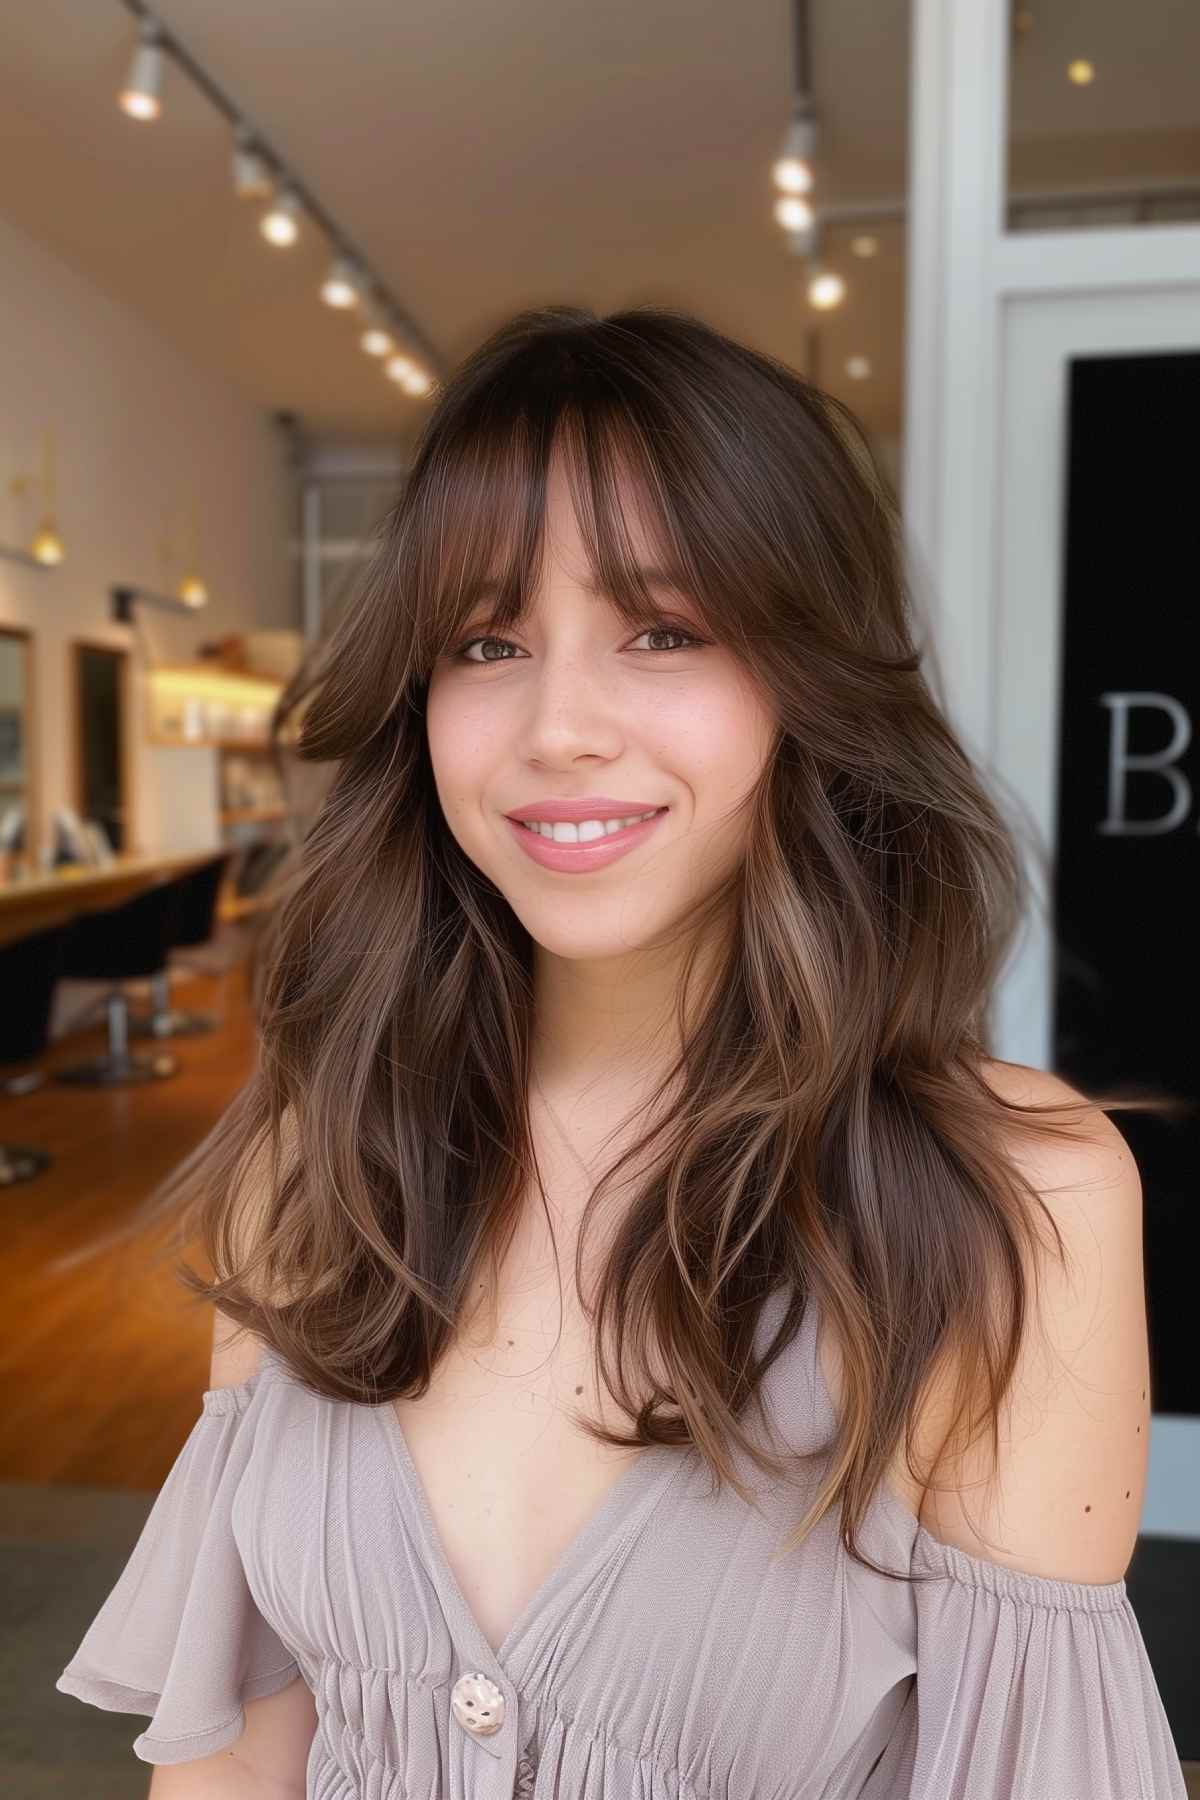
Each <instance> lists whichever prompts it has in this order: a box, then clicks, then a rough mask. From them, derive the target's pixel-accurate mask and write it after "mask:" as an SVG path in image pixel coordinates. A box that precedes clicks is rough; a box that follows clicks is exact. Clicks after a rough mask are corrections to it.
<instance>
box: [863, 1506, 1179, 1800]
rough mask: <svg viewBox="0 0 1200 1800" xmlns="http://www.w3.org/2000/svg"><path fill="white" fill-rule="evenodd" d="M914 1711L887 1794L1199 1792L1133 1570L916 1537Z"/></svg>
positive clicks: (980, 1796)
mask: <svg viewBox="0 0 1200 1800" xmlns="http://www.w3.org/2000/svg"><path fill="white" fill-rule="evenodd" d="M911 1571H912V1573H913V1574H914V1575H919V1576H921V1577H922V1578H923V1579H921V1580H919V1581H917V1582H915V1583H914V1584H913V1588H912V1592H913V1595H914V1597H915V1605H916V1615H917V1674H916V1691H915V1699H916V1719H915V1732H914V1734H913V1735H914V1741H913V1743H912V1744H911V1745H910V1746H909V1755H908V1756H906V1758H905V1761H906V1762H907V1763H908V1765H909V1766H908V1767H907V1768H906V1769H905V1770H904V1771H903V1772H902V1778H901V1779H900V1780H898V1782H897V1783H896V1784H894V1785H893V1786H892V1788H891V1789H890V1791H889V1800H891V1797H892V1795H894V1800H950V1797H951V1796H960V1795H961V1796H969V1797H970V1800H1187V1789H1186V1786H1185V1784H1184V1779H1183V1773H1182V1770H1181V1769H1180V1766H1179V1757H1178V1755H1177V1753H1176V1750H1175V1746H1174V1743H1173V1742H1172V1738H1171V1730H1170V1726H1169V1725H1168V1722H1167V1717H1166V1713H1165V1711H1164V1708H1163V1703H1162V1699H1161V1696H1160V1695H1159V1691H1158V1687H1157V1685H1156V1683H1155V1679H1154V1673H1153V1670H1152V1669H1151V1666H1150V1659H1149V1656H1148V1655H1147V1652H1146V1646H1145V1643H1144V1641H1143V1639H1142V1635H1141V1631H1140V1630H1139V1628H1138V1623H1137V1618H1136V1615H1135V1613H1134V1611H1133V1607H1132V1605H1131V1603H1130V1601H1129V1598H1128V1595H1127V1593H1126V1589H1125V1582H1124V1581H1123V1580H1122V1581H1113V1582H1105V1583H1094V1584H1093V1583H1088V1582H1076V1581H1058V1580H1053V1579H1051V1578H1049V1577H1047V1576H1039V1575H1029V1574H1025V1573H1023V1572H1021V1571H1019V1570H1015V1569H1011V1568H1007V1567H1005V1566H1003V1565H1001V1564H998V1563H994V1562H988V1561H984V1560H983V1559H981V1558H978V1557H975V1556H969V1555H968V1554H967V1553H966V1552H965V1551H963V1550H960V1549H959V1548H958V1547H957V1546H956V1545H953V1544H943V1543H941V1542H940V1541H939V1540H938V1539H936V1538H934V1537H933V1536H932V1535H931V1534H930V1533H929V1532H927V1531H926V1530H925V1529H924V1527H921V1528H919V1529H918V1532H917V1535H916V1538H915V1539H914V1542H913V1550H912V1561H911Z"/></svg>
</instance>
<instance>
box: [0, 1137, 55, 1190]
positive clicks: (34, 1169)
mask: <svg viewBox="0 0 1200 1800" xmlns="http://www.w3.org/2000/svg"><path fill="white" fill-rule="evenodd" d="M53 1160H54V1159H53V1157H51V1156H49V1155H47V1153H46V1151H45V1150H35V1149H33V1148H32V1147H31V1146H30V1145H29V1144H0V1187H12V1186H13V1185H14V1184H15V1183H16V1182H18V1181H36V1180H37V1177H38V1176H39V1175H41V1174H42V1173H43V1171H44V1170H46V1169H48V1168H49V1167H50V1164H51V1162H52V1161H53Z"/></svg>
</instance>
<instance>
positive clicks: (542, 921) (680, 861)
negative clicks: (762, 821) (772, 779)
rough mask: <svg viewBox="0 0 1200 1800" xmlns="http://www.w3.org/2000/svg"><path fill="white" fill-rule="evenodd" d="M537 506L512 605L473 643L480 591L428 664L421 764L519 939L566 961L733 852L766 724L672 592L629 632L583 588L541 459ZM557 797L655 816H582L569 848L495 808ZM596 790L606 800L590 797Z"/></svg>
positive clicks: (753, 698)
mask: <svg viewBox="0 0 1200 1800" xmlns="http://www.w3.org/2000/svg"><path fill="white" fill-rule="evenodd" d="M623 501H624V503H625V514H624V516H625V520H626V523H627V526H628V529H629V531H630V533H631V536H632V537H633V540H634V543H635V545H636V547H637V550H638V553H639V560H641V561H642V562H643V563H644V564H649V563H650V562H652V560H653V558H652V556H651V554H650V553H649V548H648V539H647V537H646V535H645V534H644V532H643V531H642V529H641V526H640V522H639V520H638V519H637V515H636V504H635V502H634V501H633V499H632V496H631V495H629V494H628V493H626V494H624V495H623ZM547 508H548V511H547V520H546V559H545V564H544V569H543V577H542V583H541V587H540V589H539V591H538V593H537V596H536V599H535V602H534V604H533V606H532V609H531V612H530V615H529V616H528V617H527V618H526V620H525V621H524V622H523V623H522V624H521V625H520V626H519V627H515V628H514V629H513V630H512V631H510V632H507V633H505V635H504V636H503V637H488V636H487V627H488V618H487V603H486V602H484V603H483V604H481V606H480V607H479V608H478V609H477V610H476V612H475V614H474V615H473V617H472V618H471V619H470V620H468V623H467V627H466V629H465V630H464V631H463V633H462V634H461V636H460V637H459V638H458V639H457V640H456V642H455V643H454V644H452V645H451V647H450V653H448V654H447V655H446V656H444V657H442V658H441V659H440V660H439V662H438V664H437V666H436V667H435V669H434V670H433V671H432V674H431V677H430V683H429V692H428V701H427V713H426V718H427V729H428V739H429V753H430V760H431V762H432V766H433V774H434V780H435V783H436V786H437V792H438V798H439V800H440V801H441V805H442V809H443V812H444V813H445V817H446V822H447V824H448V826H449V828H450V830H451V831H452V832H453V834H454V837H455V838H456V840H457V841H458V844H459V845H460V847H461V849H462V850H463V852H464V853H465V854H466V855H467V856H468V857H470V859H471V861H472V862H473V863H475V864H476V865H477V867H478V868H479V869H481V870H482V871H483V873H484V874H485V875H487V876H488V877H489V878H490V879H491V880H492V881H493V882H494V884H495V885H496V887H497V888H498V889H499V890H500V892H501V893H502V894H503V895H504V897H505V898H506V900H507V901H508V902H509V904H510V905H511V907H512V909H513V911H514V912H515V913H516V915H517V917H518V918H519V919H520V920H521V922H522V924H523V925H524V926H525V928H526V930H527V931H528V932H529V934H530V936H531V937H532V938H533V939H534V941H535V942H536V943H538V944H540V945H541V946H542V947H543V949H545V950H547V951H549V952H551V953H552V954H554V955H556V956H561V957H567V958H572V959H577V958H584V957H587V958H604V957H609V956H618V955H625V954H627V953H628V952H630V951H631V950H637V949H641V948H649V947H651V946H652V945H654V944H655V943H657V942H658V941H659V940H660V939H661V940H663V941H666V940H667V938H668V937H670V936H671V935H672V934H673V933H674V932H675V931H676V930H677V929H678V928H679V927H681V926H685V925H686V923H687V921H688V919H689V916H690V915H691V914H692V913H693V912H694V909H695V908H696V906H697V904H698V902H699V901H700V900H702V899H703V898H704V897H705V896H706V895H707V894H708V893H710V892H711V891H712V889H713V888H715V887H716V886H717V885H718V883H719V882H720V881H721V880H722V879H723V878H724V877H725V876H726V874H727V873H729V872H730V870H731V869H733V868H734V867H736V865H737V863H738V862H739V861H740V859H741V857H742V854H743V851H744V844H745V835H744V834H745V820H744V817H743V816H742V815H741V813H740V811H739V808H740V804H741V802H742V801H743V799H744V798H745V797H746V795H747V794H748V792H749V790H750V789H751V788H752V787H753V785H754V783H755V781H756V780H757V778H758V776H759V774H760V772H761V770H762V768H763V764H764V762H765V760H766V758H767V757H768V756H769V755H770V753H771V750H772V746H773V744H774V741H775V728H774V722H773V719H772V717H771V716H770V714H769V712H768V710H767V707H766V705H765V703H764V701H763V699H762V698H761V696H760V695H759V694H758V693H757V691H756V690H755V688H754V687H753V686H752V683H751V680H750V677H749V675H748V673H747V671H746V669H745V668H744V666H743V665H742V664H740V663H739V662H738V661H737V659H736V658H735V657H734V656H733V654H732V653H731V652H730V651H729V650H727V649H726V648H725V647H724V646H722V645H719V644H715V643H712V642H711V641H710V640H709V639H708V638H707V634H706V633H705V631H704V630H703V628H702V627H701V624H700V620H699V615H698V614H697V613H696V612H695V610H694V608H693V607H692V605H691V603H690V601H689V600H688V598H687V596H686V595H682V594H679V593H678V592H675V591H673V590H670V589H665V588H664V589H661V590H658V591H660V592H661V598H662V609H661V610H662V616H663V620H664V625H663V627H661V628H657V627H656V628H653V629H651V630H649V631H641V632H638V631H637V630H636V629H635V628H633V627H631V626H629V625H627V624H626V623H625V622H624V621H623V620H622V619H621V617H620V615H619V613H617V611H616V610H615V609H614V607H613V606H612V605H611V603H610V602H609V601H608V600H606V599H605V598H604V596H603V595H600V594H596V593H594V592H592V591H591V590H590V589H589V588H588V587H587V585H586V584H587V583H588V581H589V580H590V574H589V570H588V564H587V556H586V551H585V549H584V545H583V541H582V539H581V537H580V534H579V529H578V525H577V522H576V519H575V514H574V509H573V507H572V503H571V499H570V493H569V489H568V487H567V483H566V477H565V475H564V473H563V471H562V468H561V464H560V463H559V462H558V461H557V460H555V461H554V462H552V464H551V468H550V472H549V482H548V494H547ZM668 622H673V623H672V628H671V629H669V630H668V629H667V625H668ZM689 626H690V627H693V628H694V629H692V630H691V631H690V632H689V630H688V628H689ZM685 632H686V633H688V635H686V636H685V635H684V633H685ZM472 639H473V640H475V641H474V642H472V641H471V640H472ZM692 640H700V641H698V642H697V641H692ZM455 652H458V654H455ZM575 800H581V801H584V802H587V803H589V804H591V803H595V804H594V806H593V810H591V811H589V810H588V807H587V805H585V807H584V817H585V819H589V820H595V819H596V817H597V812H599V813H600V814H601V815H605V814H608V813H611V812H614V811H615V812H616V813H617V814H618V816H621V817H623V818H626V819H627V818H628V817H629V816H630V815H632V814H635V813H641V812H644V811H646V810H648V809H650V808H665V809H666V810H665V811H664V812H662V813H661V815H660V816H659V817H657V818H656V819H655V820H654V822H653V823H650V824H647V825H644V826H639V827H638V828H636V829H635V830H634V831H633V832H631V833H629V834H628V836H625V835H622V836H621V837H620V838H616V837H615V836H614V833H613V831H610V830H609V829H608V828H607V827H606V829H605V831H604V834H603V836H601V835H599V834H598V833H597V831H596V826H595V824H592V825H587V824H584V825H583V826H581V827H580V830H579V835H580V839H581V841H580V842H579V843H574V844H571V845H570V846H564V845H563V844H562V843H555V844H553V845H549V846H547V845H546V844H545V842H544V840H543V839H542V838H541V837H532V836H528V834H526V838H527V841H526V839H523V837H522V836H521V835H519V834H525V833H526V827H525V826H523V825H519V824H514V823H513V822H512V821H511V819H510V818H509V816H508V815H509V814H511V813H512V812H514V811H515V810H516V809H518V808H522V809H523V808H526V807H532V809H533V814H534V816H535V817H536V818H538V819H545V818H546V817H547V812H548V810H549V803H551V802H554V801H575ZM614 801H615V802H616V803H617V805H616V807H615V808H613V807H612V806H609V805H603V804H601V802H614ZM565 835H573V834H564V833H563V831H562V830H561V829H560V828H557V827H556V829H555V837H556V839H560V840H561V839H562V838H563V837H564V836H565ZM527 844H528V845H531V846H533V847H534V850H535V851H537V850H540V851H541V852H542V855H541V857H540V858H539V856H538V855H537V854H534V853H531V850H530V849H529V848H528V847H527ZM590 846H594V847H590ZM568 865H576V866H568Z"/></svg>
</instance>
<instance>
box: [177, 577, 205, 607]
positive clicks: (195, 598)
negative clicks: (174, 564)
mask: <svg viewBox="0 0 1200 1800" xmlns="http://www.w3.org/2000/svg"><path fill="white" fill-rule="evenodd" d="M175 592H176V594H177V596H178V598H179V599H180V600H183V601H184V602H186V604H187V605H188V606H207V605H208V589H207V588H206V587H205V585H204V583H203V582H202V581H201V579H200V577H199V576H198V575H185V576H184V578H183V580H182V581H181V582H180V584H179V586H178V587H177V588H176V590H175Z"/></svg>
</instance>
